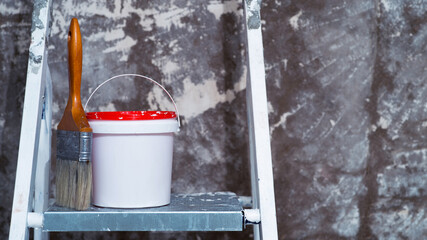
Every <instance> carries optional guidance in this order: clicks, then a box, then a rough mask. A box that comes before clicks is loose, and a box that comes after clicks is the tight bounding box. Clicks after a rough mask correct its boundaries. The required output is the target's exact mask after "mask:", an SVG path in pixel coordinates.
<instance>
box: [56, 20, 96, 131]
mask: <svg viewBox="0 0 427 240" xmlns="http://www.w3.org/2000/svg"><path fill="white" fill-rule="evenodd" d="M68 74H69V87H70V90H69V96H68V102H67V106H66V107H65V111H64V115H63V116H62V119H61V121H60V122H59V125H58V129H59V130H66V131H78V132H92V129H91V128H90V125H89V123H88V121H87V118H86V114H85V112H84V109H83V106H82V102H81V99H80V88H81V79H82V38H81V35H80V27H79V23H78V21H77V19H76V18H73V19H72V20H71V24H70V31H69V32H68Z"/></svg>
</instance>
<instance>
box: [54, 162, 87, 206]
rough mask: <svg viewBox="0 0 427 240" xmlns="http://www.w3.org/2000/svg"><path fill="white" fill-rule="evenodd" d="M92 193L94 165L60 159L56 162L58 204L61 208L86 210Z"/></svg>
mask: <svg viewBox="0 0 427 240" xmlns="http://www.w3.org/2000/svg"><path fill="white" fill-rule="evenodd" d="M91 193H92V164H91V162H90V161H86V162H79V161H75V160H64V159H60V158H58V159H57V161H56V203H57V204H58V205H59V206H63V207H68V208H73V209H77V210H85V209H87V208H89V206H90V200H91Z"/></svg>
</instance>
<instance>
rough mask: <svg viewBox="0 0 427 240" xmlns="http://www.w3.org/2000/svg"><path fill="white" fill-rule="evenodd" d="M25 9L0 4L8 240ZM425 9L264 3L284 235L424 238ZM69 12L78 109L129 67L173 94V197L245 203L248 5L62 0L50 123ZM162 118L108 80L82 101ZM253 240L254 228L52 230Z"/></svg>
mask: <svg viewBox="0 0 427 240" xmlns="http://www.w3.org/2000/svg"><path fill="white" fill-rule="evenodd" d="M147 2H149V3H147ZM32 8H33V7H32V3H31V2H30V1H23V0H21V1H9V0H6V1H2V3H0V51H1V54H0V67H1V70H0V71H1V77H0V86H1V87H0V182H2V184H1V185H0V199H1V201H0V210H1V215H0V236H1V237H0V238H5V237H6V236H7V234H8V230H9V222H10V208H11V205H12V195H13V185H14V175H15V170H16V158H17V151H18V141H19V131H20V121H21V116H22V105H23V96H24V91H25V77H26V68H27V59H28V46H29V43H30V30H31V14H32ZM426 12H427V1H411V0H396V1H391V0H360V1H355V0H353V1H339V0H324V1H320V0H319V1H301V0H299V1H297V0H284V1H277V0H275V1H273V0H268V1H267V0H266V1H263V4H262V11H261V14H262V18H263V19H264V20H263V26H262V29H263V34H264V35H263V37H264V47H265V50H264V54H265V67H266V73H267V88H268V104H269V110H270V112H269V117H270V132H271V136H272V151H273V164H274V174H275V189H276V205H277V218H278V226H279V236H280V239H423V238H427V230H426V229H427V215H426V214H427V213H426V211H427V203H426V202H427V197H426V196H427V191H426V190H427V189H426V188H427V175H426V171H427V160H426V157H427V156H426V153H427V150H426V149H427V141H426V138H427V109H426V106H427V100H426V99H427V96H426V95H427V86H426V74H425V72H426V67H425V62H426V60H427V53H426V50H427V45H426V43H427V25H426V22H427V13H426ZM72 17H77V18H78V19H79V22H80V28H81V32H82V36H83V79H82V100H83V101H84V102H85V101H86V100H87V98H88V96H89V93H91V92H92V91H93V90H94V88H95V87H96V86H97V85H99V84H100V83H101V82H102V81H103V80H105V79H107V78H109V77H111V76H113V75H116V74H120V73H141V74H145V75H148V76H151V77H153V78H154V79H157V80H159V81H160V82H161V83H162V84H163V85H164V86H165V87H166V88H167V89H168V90H170V92H171V94H172V95H173V96H174V98H175V100H176V102H177V104H178V107H179V109H180V110H181V114H182V118H183V126H182V131H181V132H180V133H179V134H177V135H176V138H175V158H174V166H173V167H174V172H173V188H172V191H173V192H177V193H192V192H206V191H234V192H236V193H237V194H239V195H250V176H249V162H248V147H247V144H248V131H247V128H246V126H247V120H246V103H245V88H246V83H245V80H246V72H247V69H246V59H245V46H244V45H243V44H244V32H243V13H242V6H241V3H240V1H234V0H232V1H195V0H192V1H182V0H175V1H171V0H162V1H136V0H133V1H131V0H129V1H128V0H121V1H112V0H108V1H72V0H63V1H61V0H59V1H54V3H53V25H52V32H51V36H50V42H49V65H50V69H51V72H52V77H53V85H54V123H53V127H56V125H57V123H58V121H59V119H60V117H61V114H62V109H63V108H64V106H65V103H66V97H67V86H68V83H67V81H68V80H67V78H68V75H67V45H66V44H67V43H66V42H67V41H66V37H67V31H68V25H69V21H70V19H71V18H72ZM159 108H161V109H172V105H171V104H170V103H169V102H168V99H167V97H166V95H164V94H163V93H162V92H161V90H160V89H158V88H156V87H153V86H152V85H151V84H149V83H145V82H143V81H139V80H132V79H122V80H121V81H118V82H112V84H111V85H106V87H105V88H103V89H101V90H100V93H99V94H97V95H96V96H95V97H94V99H93V101H91V103H90V104H89V110H91V111H92V110H103V111H106V110H128V109H129V110H136V109H159ZM53 165H54V162H53ZM52 179H53V176H52ZM51 194H52V197H53V196H54V194H55V193H54V192H53V191H52V193H51ZM251 234H252V228H248V229H247V230H245V231H244V232H238V233H197V232H196V233H84V234H83V233H62V234H59V233H55V234H52V235H51V236H52V239H142V238H143V239H248V238H250V237H251Z"/></svg>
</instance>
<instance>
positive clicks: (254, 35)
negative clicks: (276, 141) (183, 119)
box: [243, 0, 278, 240]
mask: <svg viewBox="0 0 427 240" xmlns="http://www.w3.org/2000/svg"><path fill="white" fill-rule="evenodd" d="M243 5H244V15H245V32H246V40H247V45H246V49H247V61H248V73H249V76H248V77H249V78H248V81H247V85H246V102H247V109H248V110H247V111H248V125H249V146H250V162H251V186H252V201H253V206H252V208H253V209H259V214H260V222H259V224H257V225H254V239H255V240H257V239H272V240H273V239H278V234H277V220H276V204H275V199H274V179H273V165H272V158H271V147H270V130H269V124H268V108H267V89H266V83H265V68H264V53H263V51H264V48H263V42H262V32H261V13H260V10H261V0H243Z"/></svg>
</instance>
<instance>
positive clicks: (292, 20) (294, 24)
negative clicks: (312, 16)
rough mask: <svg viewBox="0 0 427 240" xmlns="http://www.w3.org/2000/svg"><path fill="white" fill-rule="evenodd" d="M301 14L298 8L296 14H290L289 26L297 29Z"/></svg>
mask: <svg viewBox="0 0 427 240" xmlns="http://www.w3.org/2000/svg"><path fill="white" fill-rule="evenodd" d="M301 15H302V10H300V11H299V12H298V13H297V14H296V15H294V16H292V17H291V18H290V19H289V24H290V25H291V27H292V28H293V29H294V30H295V31H297V30H298V29H299V25H298V19H299V18H300V17H301Z"/></svg>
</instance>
